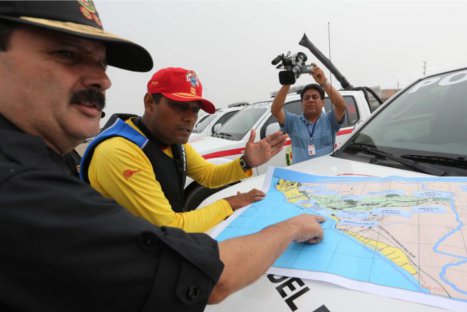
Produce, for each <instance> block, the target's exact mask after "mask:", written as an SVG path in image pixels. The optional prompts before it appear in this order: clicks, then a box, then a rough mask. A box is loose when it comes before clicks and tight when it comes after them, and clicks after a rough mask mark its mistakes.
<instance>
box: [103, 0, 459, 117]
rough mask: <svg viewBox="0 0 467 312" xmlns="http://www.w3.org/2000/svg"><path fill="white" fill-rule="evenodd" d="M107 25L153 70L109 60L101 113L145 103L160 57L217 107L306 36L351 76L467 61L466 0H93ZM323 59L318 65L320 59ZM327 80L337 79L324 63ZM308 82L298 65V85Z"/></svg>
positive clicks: (408, 75) (385, 78) (263, 94)
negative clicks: (193, 80)
mask: <svg viewBox="0 0 467 312" xmlns="http://www.w3.org/2000/svg"><path fill="white" fill-rule="evenodd" d="M95 5H96V7H97V9H98V12H99V14H100V17H101V20H102V21H103V24H104V28H105V29H106V30H107V31H109V32H112V33H115V34H118V35H119V36H121V37H124V38H126V39H129V40H131V41H134V42H136V43H138V44H140V45H142V46H143V47H145V48H146V49H147V50H148V51H149V52H150V53H151V55H152V57H153V59H154V68H153V70H152V71H151V72H147V73H135V72H130V71H125V70H121V69H117V68H112V67H109V69H108V75H109V77H110V78H111V80H112V87H111V89H110V90H109V91H108V92H107V108H106V109H105V111H106V113H107V117H106V118H104V119H103V122H104V121H105V120H106V119H107V118H108V116H110V115H111V114H112V113H117V112H124V113H134V114H142V113H143V96H144V94H145V92H146V83H147V81H148V80H149V79H150V77H151V76H152V74H153V73H154V72H155V71H157V70H158V69H161V68H165V67H183V68H186V69H192V70H194V71H195V72H196V73H197V75H198V77H199V79H200V80H201V82H202V84H203V88H204V97H205V98H207V99H209V100H210V101H212V102H213V103H214V104H215V105H216V107H219V108H221V107H226V106H227V105H228V104H230V103H233V102H239V101H249V102H251V103H252V102H255V101H260V100H263V99H266V98H269V97H270V93H271V92H273V91H276V90H277V89H279V87H280V84H279V79H278V72H279V70H278V69H276V68H275V66H273V65H271V60H272V59H273V58H274V57H276V56H277V55H279V54H282V53H287V52H288V51H290V52H292V53H296V52H304V53H305V54H306V55H307V56H308V62H307V64H309V63H316V64H318V65H321V64H320V62H319V61H318V60H317V59H316V58H315V57H314V56H313V55H312V54H311V53H310V52H309V51H308V50H307V49H306V48H304V47H302V46H300V45H299V44H298V42H299V41H300V39H301V38H302V36H303V34H304V33H306V35H307V36H308V38H309V39H310V41H311V42H312V43H313V44H314V45H315V46H316V47H318V48H319V49H320V50H321V52H322V53H323V54H325V55H326V56H327V57H328V58H330V59H331V61H332V63H333V64H334V65H335V66H336V67H337V68H338V69H339V71H340V72H341V73H342V74H343V75H344V76H345V77H346V78H347V80H348V81H349V82H350V83H351V84H352V85H353V86H369V87H372V86H380V87H381V88H398V87H399V88H403V87H405V86H407V85H408V84H409V83H411V82H413V81H414V80H416V79H418V78H420V77H423V76H424V75H430V74H435V73H438V72H442V71H447V70H451V69H455V68H460V67H467V35H466V32H467V16H466V13H467V1H441V0H440V1H344V0H340V1H332V0H328V1H317V0H307V1H298V0H289V1H233V0H231V1H177V0H171V1H138V0H131V1H125V0H121V1H116V0H113V1H111V0H95ZM323 69H324V68H323ZM325 73H326V75H327V77H328V79H329V80H330V81H331V82H332V84H333V85H334V86H335V87H337V88H340V84H339V83H338V82H337V80H336V79H335V78H334V77H331V75H330V73H329V72H328V71H327V70H325ZM311 82H313V79H312V77H311V76H309V75H306V74H302V75H301V76H300V78H299V79H298V80H297V83H296V84H297V85H303V84H307V83H311Z"/></svg>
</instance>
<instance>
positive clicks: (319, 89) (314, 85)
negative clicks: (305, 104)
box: [300, 83, 324, 101]
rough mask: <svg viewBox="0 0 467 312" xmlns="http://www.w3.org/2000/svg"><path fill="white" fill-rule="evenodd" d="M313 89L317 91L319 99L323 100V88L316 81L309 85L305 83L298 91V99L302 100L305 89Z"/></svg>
mask: <svg viewBox="0 0 467 312" xmlns="http://www.w3.org/2000/svg"><path fill="white" fill-rule="evenodd" d="M310 89H313V90H316V91H318V93H319V97H320V98H321V100H324V89H323V87H321V86H320V85H319V84H316V83H311V84H309V85H306V86H305V87H304V88H303V89H302V90H301V91H300V99H301V100H302V101H303V95H304V94H305V92H306V91H308V90H310Z"/></svg>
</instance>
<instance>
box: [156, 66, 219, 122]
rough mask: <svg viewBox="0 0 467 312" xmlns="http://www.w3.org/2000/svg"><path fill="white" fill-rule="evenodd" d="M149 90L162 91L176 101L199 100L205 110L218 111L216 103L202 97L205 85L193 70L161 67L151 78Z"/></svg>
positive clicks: (209, 111) (210, 112)
mask: <svg viewBox="0 0 467 312" xmlns="http://www.w3.org/2000/svg"><path fill="white" fill-rule="evenodd" d="M148 92H149V93H151V94H155V93H161V94H162V95H163V96H165V97H166V98H168V99H170V100H172V101H176V102H191V101H199V102H200V103H201V106H200V107H201V109H202V110H204V111H205V112H207V113H209V114H212V113H214V112H215V111H216V107H215V106H214V104H212V103H211V102H209V101H208V100H206V99H203V98H202V95H203V86H202V85H201V81H199V79H198V76H196V73H195V72H194V71H192V70H186V69H183V68H177V67H168V68H164V69H161V70H159V71H157V72H156V73H155V74H154V75H153V76H152V78H151V80H149V82H148Z"/></svg>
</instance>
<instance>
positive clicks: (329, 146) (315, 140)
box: [283, 111, 344, 164]
mask: <svg viewBox="0 0 467 312" xmlns="http://www.w3.org/2000/svg"><path fill="white" fill-rule="evenodd" d="M284 112H285V121H284V127H283V130H284V131H285V133H287V134H288V135H289V137H290V140H291V141H292V162H293V163H294V164H296V163H298V162H301V161H304V160H308V159H311V158H316V157H319V156H323V155H326V154H329V153H331V152H332V150H333V146H334V143H335V139H336V133H337V131H339V129H340V127H341V125H340V124H339V123H338V122H337V121H336V118H335V117H334V111H330V112H329V113H325V112H321V116H320V117H319V119H318V120H317V121H316V122H315V123H312V122H310V121H308V120H307V119H306V118H305V116H303V113H302V114H301V115H297V114H293V113H290V112H288V111H284ZM343 120H344V119H343V118H342V121H343ZM309 145H314V146H315V153H316V154H315V155H314V156H310V155H309V153H308V146H309Z"/></svg>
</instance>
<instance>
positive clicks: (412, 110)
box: [202, 68, 467, 312]
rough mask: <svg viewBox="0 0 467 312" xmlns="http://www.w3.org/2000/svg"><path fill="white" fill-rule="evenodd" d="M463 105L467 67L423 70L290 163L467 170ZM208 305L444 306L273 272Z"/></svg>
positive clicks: (334, 311)
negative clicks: (328, 143)
mask: <svg viewBox="0 0 467 312" xmlns="http://www.w3.org/2000/svg"><path fill="white" fill-rule="evenodd" d="M252 107H253V106H252ZM466 112H467V68H463V69H459V70H455V71H451V72H446V73H441V74H438V75H433V76H429V77H425V78H423V79H420V80H418V81H416V82H415V83H413V84H412V85H410V86H409V87H407V88H406V89H404V90H403V91H401V92H399V93H398V94H397V95H395V96H393V97H392V98H391V99H389V100H388V101H387V102H386V103H385V104H384V105H382V106H381V107H380V108H379V109H378V110H377V111H376V112H375V113H374V114H373V115H372V116H371V117H370V118H369V119H368V120H367V121H366V122H364V123H363V124H362V125H361V126H359V128H358V129H357V130H356V131H355V132H354V133H353V134H352V136H351V137H350V138H349V140H347V141H346V142H345V143H344V144H343V145H342V146H341V147H340V148H339V149H338V150H337V151H335V152H334V153H333V154H332V155H327V156H323V157H320V158H316V159H312V160H308V161H304V162H301V163H298V164H294V165H292V166H290V167H289V168H290V169H291V170H294V171H299V172H304V173H310V174H315V175H325V176H346V175H357V176H402V177H415V176H467V114H466ZM263 182H264V175H260V176H257V177H253V178H251V179H247V180H245V181H243V182H241V183H239V184H236V185H234V186H231V187H229V188H227V189H224V190H221V191H219V192H218V193H216V194H214V195H212V196H211V197H209V198H208V199H206V200H205V201H204V202H203V203H202V205H205V204H209V203H211V202H213V201H215V200H218V199H220V198H224V197H227V196H231V195H232V194H236V193H237V192H238V191H240V192H247V191H249V190H250V189H251V188H258V189H261V188H262V185H263ZM463 218H465V215H464V217H462V216H461V217H460V219H459V222H460V224H463V226H465V223H462V220H463ZM464 254H465V253H464ZM459 274H461V273H460V272H459ZM323 305H324V307H325V308H323ZM215 309H216V310H218V311H225V312H228V311H269V312H276V311H295V310H296V311H331V312H342V311H346V312H347V311H380V312H393V311H411V312H415V311H417V312H422V311H423V312H429V311H433V312H434V311H445V310H444V309H440V308H435V307H432V306H427V305H423V304H417V303H413V302H407V301H402V300H398V299H392V298H387V297H383V296H379V295H374V294H368V293H363V292H359V291H354V290H349V289H345V288H342V287H340V286H335V285H332V284H329V283H324V282H320V281H311V280H302V279H297V278H287V277H283V278H281V277H278V276H272V275H267V276H264V277H262V278H260V279H259V280H258V281H257V282H256V283H254V284H253V285H251V286H249V287H247V288H246V289H244V290H242V291H240V292H238V293H236V294H234V295H233V296H231V297H230V298H228V299H227V300H225V302H223V303H221V304H220V305H218V306H216V307H215ZM207 311H211V308H208V309H207Z"/></svg>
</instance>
